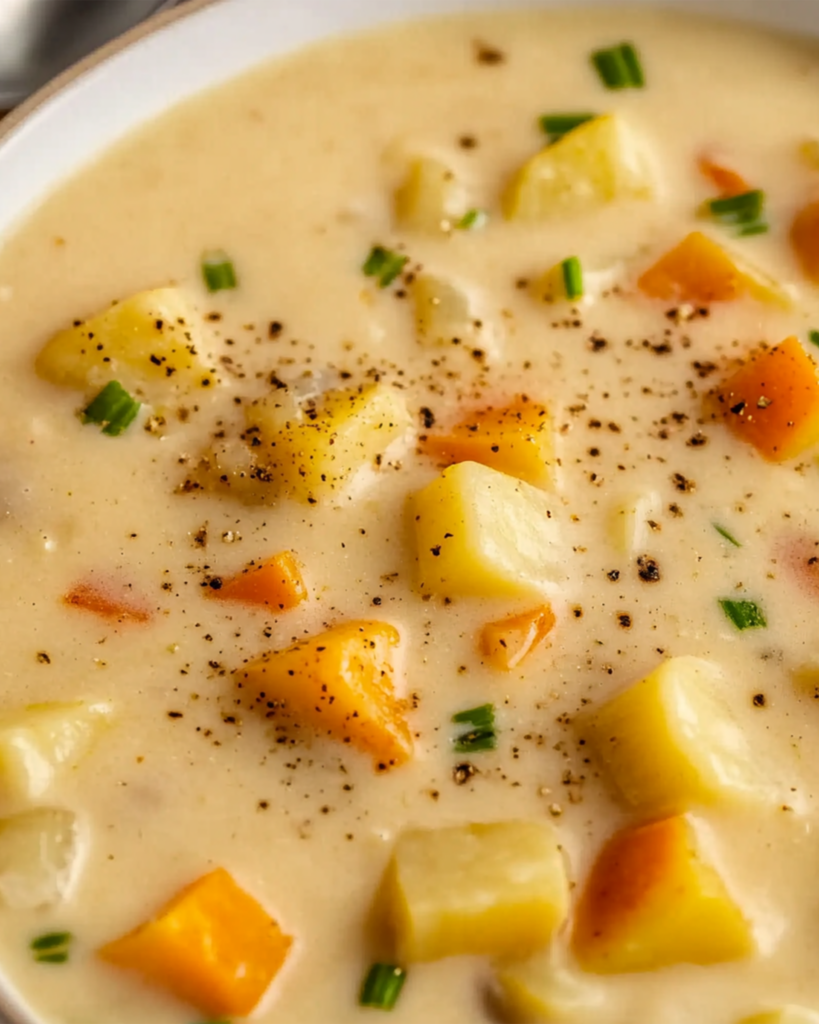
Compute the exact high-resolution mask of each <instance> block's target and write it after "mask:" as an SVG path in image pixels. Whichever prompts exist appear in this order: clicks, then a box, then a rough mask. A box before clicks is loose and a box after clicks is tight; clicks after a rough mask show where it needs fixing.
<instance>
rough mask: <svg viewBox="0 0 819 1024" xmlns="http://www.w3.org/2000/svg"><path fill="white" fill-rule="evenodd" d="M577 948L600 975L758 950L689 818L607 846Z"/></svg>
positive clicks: (581, 911) (583, 904) (595, 870)
mask: <svg viewBox="0 0 819 1024" xmlns="http://www.w3.org/2000/svg"><path fill="white" fill-rule="evenodd" d="M572 945H573V948H574V952H575V955H576V956H577V959H578V960H579V962H580V965H581V966H582V967H583V968H584V969H585V970H587V971H593V972H596V973H598V974H619V973H625V972H630V971H653V970H656V969H657V968H659V967H666V966H668V965H670V964H677V963H694V964H712V963H719V962H721V961H726V960H738V959H740V958H742V957H746V956H750V955H752V954H753V953H754V952H755V951H756V944H755V941H754V937H753V932H752V928H751V925H750V924H749V922H748V921H747V920H746V918H745V916H744V915H743V913H742V911H741V910H740V908H739V907H738V906H737V904H736V903H735V902H734V901H733V899H732V898H731V896H730V895H729V894H728V892H727V890H726V888H725V885H724V883H723V881H722V879H721V878H720V876H719V874H718V873H717V871H716V870H715V868H714V867H713V866H712V865H711V864H709V863H708V862H707V861H706V860H705V858H704V857H703V854H702V852H701V850H700V847H699V841H698V838H697V835H696V833H695V831H694V829H693V827H692V825H691V823H690V822H689V821H688V820H687V819H686V818H685V817H674V818H665V819H663V820H661V821H654V822H652V823H651V824H649V825H641V826H639V827H637V828H626V829H623V830H622V831H621V832H618V833H617V834H616V835H614V836H613V837H612V838H611V839H610V840H609V841H608V843H607V844H606V845H605V846H604V847H603V850H602V851H601V853H600V855H599V857H598V858H597V860H596V861H595V863H594V866H593V867H592V870H591V874H590V876H589V878H588V880H587V882H586V886H585V888H584V890H583V892H582V894H581V896H580V902H579V903H578V906H577V913H576V918H575V927H574V933H573V936H572Z"/></svg>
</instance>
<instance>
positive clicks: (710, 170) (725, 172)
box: [697, 154, 751, 199]
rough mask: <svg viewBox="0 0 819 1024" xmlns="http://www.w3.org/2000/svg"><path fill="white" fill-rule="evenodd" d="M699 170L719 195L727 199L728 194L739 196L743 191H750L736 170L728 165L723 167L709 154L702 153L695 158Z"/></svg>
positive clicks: (749, 187)
mask: <svg viewBox="0 0 819 1024" xmlns="http://www.w3.org/2000/svg"><path fill="white" fill-rule="evenodd" d="M697 166H698V167H699V169H700V172H701V173H702V174H703V175H704V176H705V177H706V178H707V179H708V180H709V181H710V182H711V184H712V185H713V186H714V187H715V188H716V189H717V191H718V192H719V194H720V197H722V198H724V199H728V198H729V197H730V196H741V195H742V194H743V193H744V192H750V191H751V186H750V185H749V184H748V182H747V181H746V180H745V179H744V178H743V177H742V175H741V174H737V172H736V171H732V170H731V169H730V168H729V167H723V166H722V164H718V163H717V162H716V161H715V160H712V159H711V158H710V157H709V156H706V155H704V154H703V155H702V156H701V157H700V158H699V159H698V160H697Z"/></svg>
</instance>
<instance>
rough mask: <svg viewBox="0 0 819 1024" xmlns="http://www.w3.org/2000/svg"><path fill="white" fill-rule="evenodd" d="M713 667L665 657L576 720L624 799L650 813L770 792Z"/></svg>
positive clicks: (762, 798) (772, 793)
mask: <svg viewBox="0 0 819 1024" xmlns="http://www.w3.org/2000/svg"><path fill="white" fill-rule="evenodd" d="M726 686H727V684H726V682H725V681H724V679H723V676H722V672H721V671H720V669H719V667H718V666H717V665H714V664H713V663H711V662H708V661H704V660H702V659H700V658H691V657H680V658H669V659H668V660H667V661H665V662H663V663H662V664H661V665H660V666H659V667H658V668H656V669H655V670H654V671H653V672H651V673H650V674H649V675H647V676H646V677H645V678H644V679H641V680H640V681H639V682H637V683H634V684H633V685H632V686H630V687H629V688H628V689H627V690H624V691H623V692H622V693H620V694H618V695H617V696H616V697H613V698H612V699H611V700H610V701H608V702H607V703H605V704H603V705H602V706H601V707H600V708H598V709H597V710H596V711H594V712H592V714H591V715H590V716H589V717H588V719H586V720H585V721H583V723H582V725H581V726H580V728H581V732H582V735H583V737H585V738H586V739H587V740H588V741H589V743H590V745H591V747H592V749H593V750H594V752H595V753H596V754H597V756H598V757H599V758H600V760H601V761H602V762H603V764H604V765H605V766H606V768H607V770H608V773H609V776H610V778H611V781H612V782H613V783H614V785H615V787H616V788H617V789H618V790H619V792H620V794H621V795H622V796H623V798H624V799H625V800H626V802H627V803H629V804H632V805H633V806H635V807H639V808H640V809H641V810H643V811H644V812H647V813H650V814H659V813H670V812H673V811H680V810H685V809H687V808H688V807H691V806H692V805H696V804H719V803H728V802H733V801H751V802H753V801H769V800H772V799H775V797H776V787H774V786H772V785H771V783H770V782H769V781H768V779H767V777H766V776H765V774H764V773H763V771H762V769H761V767H760V765H759V757H758V754H757V753H756V752H755V751H753V750H752V749H751V747H750V745H749V744H748V742H747V740H746V738H745V735H744V733H743V731H742V729H741V728H740V726H739V724H738V723H737V721H736V719H735V718H734V715H733V713H732V711H731V708H730V707H729V705H728V703H727V702H726V700H725V698H724V696H723V693H724V691H725V688H726Z"/></svg>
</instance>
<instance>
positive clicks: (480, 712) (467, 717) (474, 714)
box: [452, 704, 495, 729]
mask: <svg viewBox="0 0 819 1024" xmlns="http://www.w3.org/2000/svg"><path fill="white" fill-rule="evenodd" d="M452 721H453V722H455V723H456V724H459V723H463V724H465V725H471V726H472V727H473V728H474V729H492V728H494V726H495V705H494V704H481V705H480V706H479V707H477V708H469V709H468V710H466V711H459V712H458V713H457V714H456V715H453V716H452Z"/></svg>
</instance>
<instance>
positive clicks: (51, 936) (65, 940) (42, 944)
mask: <svg viewBox="0 0 819 1024" xmlns="http://www.w3.org/2000/svg"><path fill="white" fill-rule="evenodd" d="M73 938H74V936H73V935H72V934H71V932H46V933H45V935H38V936H37V938H36V939H32V940H31V942H30V943H29V949H32V950H34V952H35V953H39V952H41V951H43V950H49V949H56V948H57V947H58V946H68V945H69V944H70V943H71V940H72V939H73Z"/></svg>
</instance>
